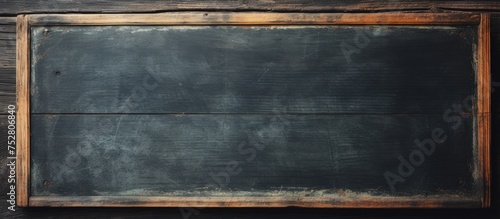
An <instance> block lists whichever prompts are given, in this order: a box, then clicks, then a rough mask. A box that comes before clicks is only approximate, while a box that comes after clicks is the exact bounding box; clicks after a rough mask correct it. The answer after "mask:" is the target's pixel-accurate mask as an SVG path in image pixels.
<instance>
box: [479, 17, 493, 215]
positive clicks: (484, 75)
mask: <svg viewBox="0 0 500 219" xmlns="http://www.w3.org/2000/svg"><path fill="white" fill-rule="evenodd" d="M478 31H479V45H478V64H477V65H478V66H477V68H478V70H477V86H478V88H477V93H478V94H477V96H478V118H477V120H478V124H477V133H478V134H477V147H478V156H479V158H478V162H479V170H480V172H479V175H482V176H481V177H480V178H483V179H484V182H483V184H484V185H483V187H484V188H483V190H484V192H483V193H484V195H483V203H482V205H483V207H489V206H490V194H491V191H490V186H491V185H490V180H491V179H490V177H491V174H490V171H491V170H490V143H491V141H490V138H491V137H490V136H491V125H490V123H491V98H490V97H491V71H490V68H491V66H490V62H491V60H490V55H491V52H490V17H489V16H488V15H482V16H481V24H480V26H479V28H478Z"/></svg>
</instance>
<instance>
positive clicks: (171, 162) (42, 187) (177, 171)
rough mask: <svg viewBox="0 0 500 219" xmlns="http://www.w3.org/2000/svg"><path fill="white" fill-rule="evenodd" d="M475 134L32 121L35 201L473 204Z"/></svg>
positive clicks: (343, 122)
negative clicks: (400, 198) (347, 199)
mask: <svg viewBox="0 0 500 219" xmlns="http://www.w3.org/2000/svg"><path fill="white" fill-rule="evenodd" d="M471 126H472V117H469V118H467V119H463V120H462V124H461V125H460V126H457V128H456V129H453V128H452V126H451V125H450V124H449V123H446V122H444V121H443V120H442V115H439V114H437V115H280V114H276V115H184V116H176V115H94V116H90V115H86V116H83V115H59V116H52V115H50V116H48V115H35V116H33V117H32V145H31V150H32V151H31V155H32V163H31V167H32V172H31V176H32V178H31V194H32V195H34V196H39V195H65V196H66V195H146V196H147V195H181V196H182V195H196V196H206V195H213V194H217V195H222V196H224V195H226V196H238V195H249V193H245V192H252V195H269V194H274V193H276V192H277V191H281V192H282V193H280V194H279V195H287V192H306V193H308V192H311V191H316V192H320V193H311V194H312V195H318V194H323V193H325V194H327V193H332V192H335V191H337V190H339V189H343V190H344V191H345V190H348V191H349V190H350V191H353V192H365V193H369V194H375V195H424V194H426V195H427V194H429V195H432V194H441V193H450V194H472V193H474V191H475V189H474V186H473V182H474V180H473V179H472V177H471V175H472V174H471V172H470V171H471V170H472V168H473V166H471V165H472V145H473V142H472V140H471V139H472V132H471V129H472V127H471ZM436 128H440V129H442V130H443V134H444V135H446V136H447V138H446V139H445V140H444V141H438V142H437V143H435V144H436V150H435V151H434V152H432V153H430V155H428V156H427V155H425V158H424V159H425V160H423V162H422V164H421V165H419V166H416V167H415V171H414V172H413V173H412V174H410V175H409V176H405V177H404V179H405V181H404V182H403V183H397V184H396V185H395V190H394V191H391V189H390V187H389V186H388V184H387V181H386V179H385V178H384V173H385V172H386V171H390V172H392V173H395V174H398V165H399V164H400V161H399V160H398V156H402V157H404V159H405V160H408V161H409V162H411V161H410V160H409V159H410V158H409V156H410V154H411V153H413V152H414V151H420V150H419V149H418V147H417V145H416V144H415V143H414V141H415V140H417V139H418V140H421V141H423V140H424V139H430V138H431V136H432V134H431V133H432V130H434V129H436ZM417 158H418V157H417ZM228 165H229V167H230V170H231V171H228V170H227V168H228ZM221 171H222V172H223V173H221ZM226 173H227V174H229V175H227V176H229V177H228V178H227V179H226V177H227V176H225V174H226ZM213 176H214V177H213ZM218 192H219V193H218ZM221 192H222V193H221ZM266 192H267V193H266ZM308 194H309V193H308Z"/></svg>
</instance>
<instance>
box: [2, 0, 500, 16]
mask: <svg viewBox="0 0 500 219" xmlns="http://www.w3.org/2000/svg"><path fill="white" fill-rule="evenodd" d="M131 5H133V7H132V6H131ZM187 10H188V11H196V10H198V11H199V10H202V11H213V10H232V11H279V12H285V11H294V12H298V11H300V12H319V11H327V12H388V11H395V12H398V11H399V12H400V11H432V12H436V11H450V10H451V11H464V10H467V11H471V10H477V11H500V5H499V4H498V3H497V2H496V1H494V0H491V1H419V2H414V1H408V0H397V1H390V2H382V1H373V0H359V1H354V2H350V1H341V0H333V1H329V0H319V1H311V0H293V1H283V2H279V3H276V2H274V1H266V0H256V1H244V0H230V1H220V0H208V1H203V2H200V1H196V0H183V1H174V0H165V1H161V2H158V1H144V0H139V1H138V0H125V1H120V2H116V1H109V0H105V1H102V0H100V1H95V0H94V1H64V0H52V1H49V2H43V3H41V2H33V1H29V0H5V1H2V2H0V15H16V14H19V13H37V12H42V13H49V12H52V13H68V12H75V13H83V12H86V13H89V12H94V13H103V12H108V13H119V12H160V11H187Z"/></svg>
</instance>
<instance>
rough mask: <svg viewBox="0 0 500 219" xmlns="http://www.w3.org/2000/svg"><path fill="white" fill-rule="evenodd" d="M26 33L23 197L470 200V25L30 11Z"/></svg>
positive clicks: (473, 148) (473, 41)
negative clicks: (160, 19)
mask: <svg viewBox="0 0 500 219" xmlns="http://www.w3.org/2000/svg"><path fill="white" fill-rule="evenodd" d="M30 38H31V46H30V53H31V59H30V63H31V64H30V68H31V73H30V85H29V86H30V87H29V89H30V115H31V119H30V130H31V143H30V144H31V149H30V151H31V154H30V157H31V158H30V161H31V164H30V184H29V187H30V190H29V193H30V196H31V197H34V198H36V197H80V196H82V197H178V198H179V199H182V198H183V197H184V198H192V197H198V198H200V200H203V198H206V199H210V198H214V197H217V198H219V199H221V200H224V198H227V199H231V198H235V197H236V198H237V197H242V198H245V197H253V198H255V197H260V198H262V200H265V199H266V198H274V199H277V200H278V201H277V202H279V201H280V200H282V201H284V200H289V199H290V198H292V199H293V198H294V197H295V198H297V200H295V201H298V202H300V201H301V200H302V198H307V197H311V198H320V199H318V200H321V202H329V201H330V202H331V205H332V206H335V200H337V199H338V198H339V197H341V198H347V199H349V200H354V202H355V201H356V200H357V199H358V198H359V199H363V197H375V198H377V197H383V198H393V199H395V200H397V199H398V198H402V199H404V198H408V197H409V198H410V199H411V198H417V199H418V198H422V199H425V198H426V197H429V198H430V199H432V198H435V199H440V198H445V199H446V198H448V199H449V200H452V199H453V198H455V199H456V200H461V201H464V202H467V203H468V204H467V205H464V206H474V207H477V206H481V202H480V201H478V200H481V196H482V195H481V193H482V192H483V189H484V188H483V187H482V184H481V183H482V181H481V178H480V177H479V176H478V171H481V170H480V166H481V165H480V164H478V162H480V161H478V140H477V134H476V133H477V130H478V126H477V120H478V118H477V109H478V103H477V101H478V99H479V98H480V97H478V92H479V91H478V88H477V87H478V82H477V81H478V79H477V78H478V74H477V71H478V60H477V53H478V26H477V25H473V24H467V25H428V26H409V25H388V24H385V25H361V26H360V25H286V24H282V25H271V26H269V25H251V26H240V25H223V26H222V25H201V26H188V25H176V26H148V25H143V26H132V25H120V26H112V25H107V26H106V25H93V26H92V25H91V26H68V25H50V26H49V25H40V26H32V27H31V28H30ZM274 199H273V200H274ZM456 200H455V201H456ZM222 202H223V201H222ZM290 203H292V202H290ZM39 205H43V203H42V204H39ZM261 205H263V204H261ZM285 205H286V204H285ZM289 205H298V206H300V204H296V203H295V204H289ZM414 205H415V206H419V205H418V204H414ZM242 206H244V205H242Z"/></svg>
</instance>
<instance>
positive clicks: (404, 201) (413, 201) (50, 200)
mask: <svg viewBox="0 0 500 219" xmlns="http://www.w3.org/2000/svg"><path fill="white" fill-rule="evenodd" d="M450 200H453V201H451V202H450ZM31 203H33V206H39V207H54V206H56V207H80V206H92V207H103V206H104V207H127V206H128V207H133V206H136V207H137V206H139V207H165V206H169V207H179V206H191V207H207V206H210V207H261V208H262V207H264V208H272V207H315V208H331V207H342V208H359V206H360V205H361V206H364V207H365V208H380V207H382V208H394V207H395V208H432V207H446V208H467V207H471V203H476V205H475V206H474V207H479V206H480V205H478V204H477V203H479V202H478V200H477V198H476V197H460V196H459V197H457V196H456V195H452V196H446V195H441V196H416V197H359V196H349V194H345V195H341V196H337V197H335V198H318V197H231V198H227V197H211V198H210V199H208V200H200V199H199V198H197V197H137V196H135V197H134V196H115V197H102V196H90V197H89V196H77V197H54V196H48V197H31V198H30V204H31ZM242 203H249V204H248V205H247V204H245V205H242Z"/></svg>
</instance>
